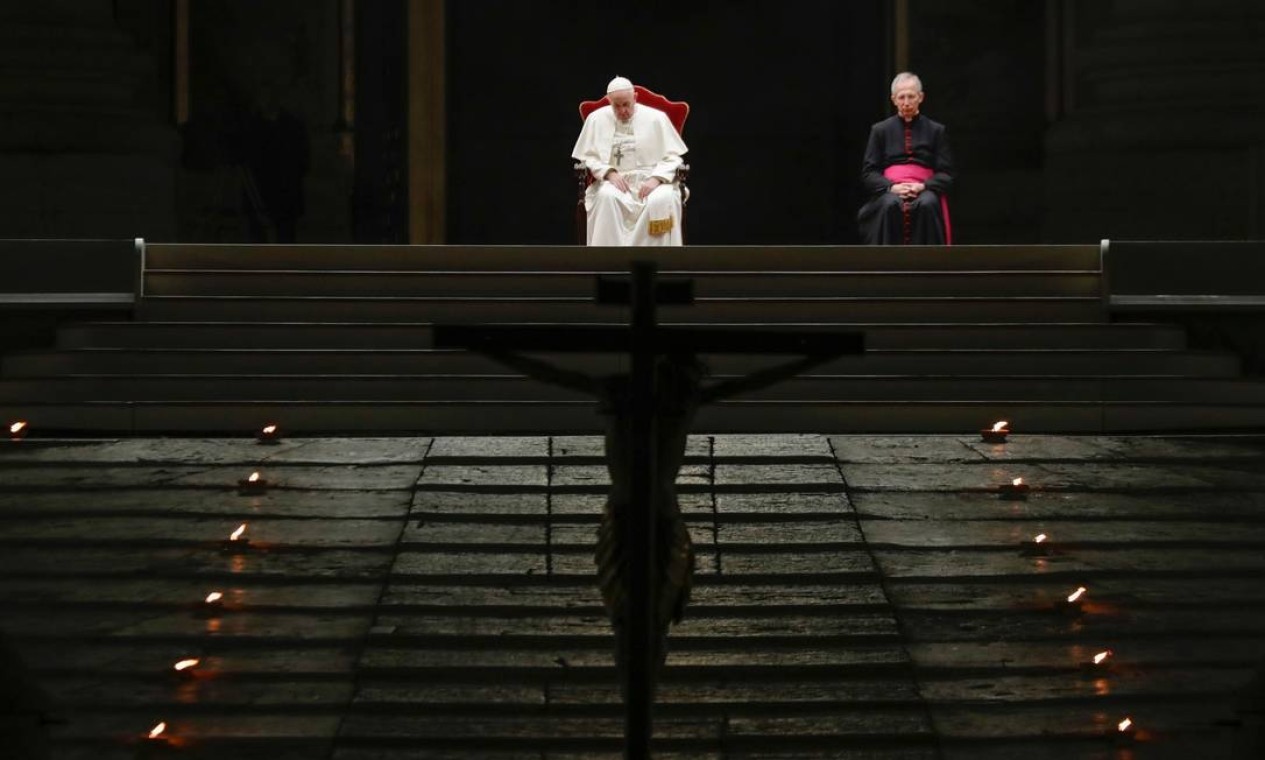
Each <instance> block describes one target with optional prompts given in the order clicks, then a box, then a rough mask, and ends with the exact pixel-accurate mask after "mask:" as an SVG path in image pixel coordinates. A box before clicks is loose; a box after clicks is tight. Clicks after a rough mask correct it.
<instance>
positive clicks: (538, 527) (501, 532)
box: [397, 517, 593, 547]
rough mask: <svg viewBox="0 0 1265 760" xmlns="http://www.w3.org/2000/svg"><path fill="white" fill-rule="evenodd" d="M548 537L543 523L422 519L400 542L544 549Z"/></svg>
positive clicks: (411, 525)
mask: <svg viewBox="0 0 1265 760" xmlns="http://www.w3.org/2000/svg"><path fill="white" fill-rule="evenodd" d="M587 530H588V532H590V533H591V532H592V531H593V528H592V526H587ZM397 533H398V528H397ZM549 533H550V530H549V526H547V525H545V524H544V523H539V524H535V525H523V524H519V523H510V524H503V523H502V524H498V523H490V522H482V521H481V522H477V523H454V522H437V521H428V520H426V518H424V517H421V518H417V519H416V520H414V521H412V522H410V523H409V526H408V527H407V528H405V530H404V534H403V535H402V536H400V537H399V538H400V540H401V541H402V542H404V543H408V544H432V545H460V544H523V545H529V546H540V547H543V546H544V545H545V542H546V540H547V538H548V536H549Z"/></svg>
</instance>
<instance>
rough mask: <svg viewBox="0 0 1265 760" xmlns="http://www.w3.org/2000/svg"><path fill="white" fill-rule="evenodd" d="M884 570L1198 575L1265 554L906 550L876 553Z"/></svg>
mask: <svg viewBox="0 0 1265 760" xmlns="http://www.w3.org/2000/svg"><path fill="white" fill-rule="evenodd" d="M874 556H875V557H876V558H877V560H878V563H879V566H880V567H881V568H882V571H883V574H884V575H886V576H888V577H890V578H896V579H902V580H908V579H917V578H943V577H945V576H956V577H963V578H987V577H999V578H1005V577H1010V576H1017V575H1031V574H1032V573H1034V572H1036V571H1040V572H1041V573H1043V574H1045V575H1046V576H1048V577H1052V578H1053V577H1057V578H1058V579H1059V580H1058V582H1060V583H1061V582H1065V579H1068V578H1080V579H1090V578H1094V577H1095V576H1110V575H1119V574H1121V573H1128V574H1130V575H1135V576H1141V575H1144V574H1147V573H1154V574H1166V575H1176V574H1179V573H1185V574H1193V573H1198V574H1199V575H1200V576H1201V577H1208V576H1209V575H1210V574H1211V575H1214V576H1233V575H1242V574H1245V573H1262V572H1265V556H1262V554H1261V552H1260V551H1259V550H1257V549H1237V548H1221V549H1218V550H1217V562H1216V564H1215V565H1213V566H1211V567H1210V566H1209V563H1208V550H1206V549H1182V548H1177V549H1165V550H1163V551H1162V552H1161V551H1156V550H1154V549H1129V548H1119V549H1107V550H1102V549H1078V550H1077V551H1076V552H1075V553H1074V554H1072V553H1069V554H1066V555H1064V556H1062V557H1059V558H1058V560H1059V561H1058V562H1057V563H1055V562H1046V563H1038V562H1036V561H1034V559H1033V558H1031V557H1023V556H1020V555H1019V552H1017V551H1016V552H1013V553H1012V552H1010V551H996V550H965V549H905V550H886V549H880V550H877V551H875V552H874Z"/></svg>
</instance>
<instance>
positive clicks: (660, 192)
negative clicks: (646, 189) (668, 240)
mask: <svg viewBox="0 0 1265 760" xmlns="http://www.w3.org/2000/svg"><path fill="white" fill-rule="evenodd" d="M675 208H676V188H675V187H673V186H672V185H659V186H658V187H656V188H655V189H654V190H651V191H650V194H649V195H647V196H646V209H647V210H648V211H649V212H650V214H651V217H652V218H656V219H657V218H659V217H660V216H666V215H667V214H670V213H672V211H673V209H675ZM658 212H664V213H663V214H660V213H658Z"/></svg>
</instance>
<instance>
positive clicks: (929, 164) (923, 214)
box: [857, 71, 953, 245]
mask: <svg viewBox="0 0 1265 760" xmlns="http://www.w3.org/2000/svg"><path fill="white" fill-rule="evenodd" d="M922 99H923V92H922V80H920V79H919V78H918V76H917V75H916V74H911V73H910V72H908V71H906V72H903V73H900V74H897V75H896V78H895V79H893V80H892V103H893V104H894V105H895V106H896V115H895V116H891V117H889V118H887V119H884V120H883V121H880V122H878V123H877V124H875V125H874V126H872V127H870V141H869V143H868V144H867V145H866V147H865V160H864V161H863V162H862V164H861V182H862V184H863V185H864V187H865V192H866V193H867V194H868V195H869V198H870V199H869V200H868V201H867V202H866V204H865V205H864V206H862V207H861V210H860V212H858V213H857V223H858V227H859V228H860V231H861V242H863V243H865V244H867V245H949V244H950V243H952V241H953V239H952V234H951V231H950V227H949V206H948V203H946V202H945V195H946V194H947V193H948V192H949V189H950V188H951V187H952V186H953V153H952V152H951V151H950V150H949V141H948V138H947V137H946V135H945V129H944V125H943V124H940V123H939V122H935V121H932V120H931V119H928V118H927V117H926V116H923V115H921V114H920V113H919V107H920V106H921V105H922Z"/></svg>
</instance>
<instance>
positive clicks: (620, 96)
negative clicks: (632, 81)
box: [608, 90, 637, 121]
mask: <svg viewBox="0 0 1265 760" xmlns="http://www.w3.org/2000/svg"><path fill="white" fill-rule="evenodd" d="M608 97H609V98H610V101H611V108H614V109H615V118H616V119H619V120H620V121H628V120H629V119H631V118H632V114H633V104H634V103H636V102H637V95H636V93H635V92H634V91H632V90H619V91H617V92H612V93H611V94H610V95H609V96H608Z"/></svg>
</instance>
